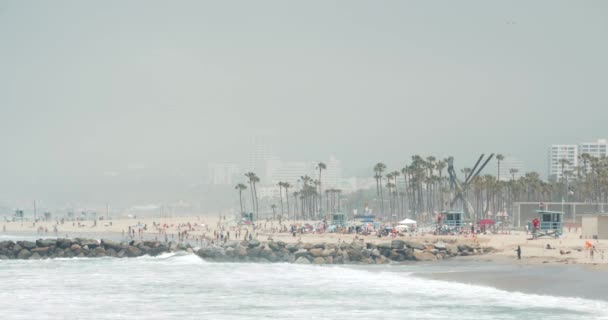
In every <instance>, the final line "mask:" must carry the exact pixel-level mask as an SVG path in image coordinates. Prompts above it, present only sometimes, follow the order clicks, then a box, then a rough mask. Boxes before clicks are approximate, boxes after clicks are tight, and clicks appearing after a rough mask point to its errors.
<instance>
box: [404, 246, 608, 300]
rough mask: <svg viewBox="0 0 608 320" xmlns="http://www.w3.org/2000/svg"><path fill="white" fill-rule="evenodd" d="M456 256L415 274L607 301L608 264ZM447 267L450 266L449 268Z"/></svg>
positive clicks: (528, 291) (512, 290)
mask: <svg viewBox="0 0 608 320" xmlns="http://www.w3.org/2000/svg"><path fill="white" fill-rule="evenodd" d="M478 258H480V257H467V258H466V259H465V258H459V257H457V258H454V259H452V260H446V261H441V262H438V263H433V264H427V268H428V269H427V270H421V271H414V272H413V275H414V276H416V277H420V278H424V279H429V280H438V281H448V282H457V283H462V284H470V285H477V286H484V287H492V288H496V289H499V290H505V291H508V292H521V293H526V294H536V295H547V296H560V297H573V298H584V299H592V300H602V301H608V278H607V277H606V276H605V275H606V273H605V272H606V271H608V268H606V267H605V266H604V267H601V268H592V267H589V265H585V264H576V265H564V264H536V263H533V264H518V263H513V261H510V260H506V259H498V260H494V259H483V258H485V257H481V259H478ZM445 269H451V270H450V271H446V270H445Z"/></svg>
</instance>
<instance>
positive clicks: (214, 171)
mask: <svg viewBox="0 0 608 320" xmlns="http://www.w3.org/2000/svg"><path fill="white" fill-rule="evenodd" d="M207 168H208V171H209V183H210V184H216V185H230V184H235V183H236V181H237V177H240V176H241V175H242V171H241V170H240V168H239V166H238V165H236V164H234V163H209V164H208V165H207ZM241 180H243V179H241Z"/></svg>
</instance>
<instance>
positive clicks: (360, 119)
mask: <svg viewBox="0 0 608 320" xmlns="http://www.w3.org/2000/svg"><path fill="white" fill-rule="evenodd" d="M607 39H608V2H606V1H599V0H598V1H502V2H499V1H352V0H349V1H328V0H323V1H299V2H296V1H284V0H278V1H213V2H212V1H149V0H146V1H96V2H94V1H77V0H74V1H21V0H17V1H6V0H0V116H1V117H0V147H1V151H2V157H1V159H0V203H2V202H3V201H4V202H7V201H9V202H10V201H13V200H15V199H18V200H25V199H32V198H40V197H43V198H44V197H46V198H48V199H58V201H66V199H73V198H75V197H85V198H87V199H93V200H98V199H103V198H104V197H110V198H111V197H112V196H114V195H115V194H116V193H118V192H120V193H121V195H123V196H125V195H127V196H128V195H129V192H135V191H133V190H134V189H137V191H138V192H140V193H139V194H138V197H143V198H145V197H146V195H147V194H148V193H147V192H148V191H149V190H152V189H153V191H154V192H153V191H150V193H149V195H148V197H149V198H151V197H152V196H151V195H152V194H154V195H156V194H159V193H160V194H162V193H170V192H173V191H176V190H179V189H180V188H183V189H187V188H189V187H190V185H192V184H196V183H198V182H200V181H201V180H202V178H203V177H204V176H205V175H206V171H207V166H206V163H207V162H208V161H219V162H222V161H225V162H240V161H241V160H243V159H247V158H248V156H249V153H248V150H249V149H248V148H249V147H250V141H251V135H252V133H253V132H258V131H271V132H274V133H275V135H276V138H277V144H278V145H277V150H278V153H279V154H278V155H279V156H281V157H282V158H285V159H303V160H304V159H307V160H308V159H310V160H315V159H326V158H327V157H328V156H329V155H330V154H333V155H335V156H336V157H337V158H339V159H341V160H342V161H343V164H344V166H345V168H346V172H347V173H354V174H360V173H364V172H366V171H370V172H371V167H372V165H373V164H374V163H375V162H378V161H383V162H386V163H387V164H388V165H389V166H392V167H395V166H399V168H400V167H402V166H403V164H404V163H405V161H406V160H409V158H410V156H411V155H412V154H423V155H426V154H434V155H437V156H441V157H443V156H447V155H454V156H455V157H456V158H457V164H458V163H462V164H461V165H460V167H464V166H465V165H466V166H470V162H472V161H473V159H474V158H475V157H476V156H477V154H479V153H481V152H501V153H504V154H511V155H513V156H516V157H517V158H519V159H521V160H524V161H525V162H526V164H527V167H528V168H529V169H531V170H538V171H541V172H543V173H544V171H545V164H546V157H547V156H546V149H547V147H548V145H549V144H551V143H560V142H563V143H576V142H582V141H587V140H594V139H596V138H601V137H607V136H608V126H607V122H608V85H607V83H608V82H607V76H608V41H607ZM458 159H461V161H460V162H458ZM370 175H371V173H370ZM125 177H127V178H125ZM121 179H122V180H121ZM158 185H162V186H163V187H162V188H160V187H158ZM167 186H169V187H167ZM142 194H143V196H142ZM92 195H94V196H92Z"/></svg>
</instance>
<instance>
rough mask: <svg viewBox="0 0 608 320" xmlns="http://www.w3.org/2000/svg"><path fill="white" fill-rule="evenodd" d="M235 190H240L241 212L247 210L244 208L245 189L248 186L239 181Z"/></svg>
mask: <svg viewBox="0 0 608 320" xmlns="http://www.w3.org/2000/svg"><path fill="white" fill-rule="evenodd" d="M234 189H235V190H238V191H239V203H240V204H241V212H245V211H244V210H243V190H245V189H247V186H246V185H244V184H242V183H239V184H237V185H236V186H235V187H234Z"/></svg>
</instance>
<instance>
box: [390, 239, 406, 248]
mask: <svg viewBox="0 0 608 320" xmlns="http://www.w3.org/2000/svg"><path fill="white" fill-rule="evenodd" d="M404 247H405V241H403V240H398V239H397V240H393V241H392V242H391V248H392V249H403V248H404Z"/></svg>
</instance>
